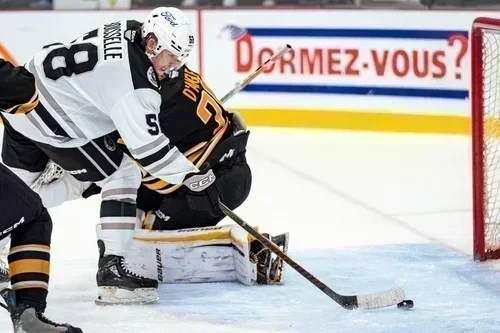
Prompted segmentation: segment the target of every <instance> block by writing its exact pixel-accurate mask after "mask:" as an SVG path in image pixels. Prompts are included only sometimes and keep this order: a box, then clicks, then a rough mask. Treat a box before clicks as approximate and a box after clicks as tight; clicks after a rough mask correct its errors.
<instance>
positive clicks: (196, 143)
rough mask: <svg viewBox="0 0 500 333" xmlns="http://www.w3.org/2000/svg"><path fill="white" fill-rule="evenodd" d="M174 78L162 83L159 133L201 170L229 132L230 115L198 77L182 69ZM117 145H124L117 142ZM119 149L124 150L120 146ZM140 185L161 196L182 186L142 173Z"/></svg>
mask: <svg viewBox="0 0 500 333" xmlns="http://www.w3.org/2000/svg"><path fill="white" fill-rule="evenodd" d="M174 74H175V77H174V78H167V79H164V80H162V81H161V97H162V104H161V108H160V115H159V122H160V127H161V131H162V132H163V133H165V135H166V136H168V138H169V139H170V142H171V144H173V145H175V146H177V147H178V149H179V150H180V151H181V152H182V153H183V154H184V155H185V156H186V157H187V158H188V159H189V160H190V161H191V162H192V163H193V164H194V165H195V166H196V167H197V168H200V167H201V166H202V165H203V163H205V161H206V160H207V159H208V157H209V156H210V154H211V153H212V152H213V151H214V149H215V147H216V146H217V144H218V143H219V142H220V141H221V140H223V139H224V138H225V137H226V136H227V135H228V133H229V132H230V131H229V130H228V128H229V127H230V115H229V113H228V112H227V111H226V110H225V109H224V108H223V107H222V105H221V104H220V103H219V101H218V100H217V98H216V97H215V95H214V93H213V92H212V91H211V89H210V88H209V87H208V86H207V84H206V83H205V82H203V80H202V79H201V77H200V75H199V74H198V73H196V72H193V71H192V70H190V69H189V68H188V67H187V66H183V67H182V68H181V69H180V70H179V71H178V72H174ZM118 143H123V141H122V140H121V139H118ZM120 146H121V147H122V149H124V150H126V147H125V146H124V145H123V144H121V145H120ZM143 184H144V185H145V186H146V187H148V188H149V189H151V190H155V191H157V192H158V193H160V194H169V193H172V192H174V191H175V190H177V189H178V188H179V187H180V186H181V185H171V184H169V183H167V182H165V181H163V180H159V179H158V178H156V177H154V176H151V175H150V174H148V173H146V172H144V178H143Z"/></svg>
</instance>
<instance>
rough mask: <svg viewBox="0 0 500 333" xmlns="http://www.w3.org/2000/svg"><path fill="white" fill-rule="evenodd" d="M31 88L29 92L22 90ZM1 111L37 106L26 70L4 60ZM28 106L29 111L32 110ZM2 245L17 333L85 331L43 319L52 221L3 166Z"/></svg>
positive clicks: (1, 63)
mask: <svg viewBox="0 0 500 333" xmlns="http://www.w3.org/2000/svg"><path fill="white" fill-rule="evenodd" d="M25 87H31V90H29V89H22V90H21V89H20V88H25ZM0 92H1V95H0V111H2V112H5V111H8V110H14V109H18V110H19V109H22V108H26V106H27V104H32V103H35V104H36V103H37V100H38V97H37V94H36V91H35V81H34V79H33V76H32V75H31V74H30V73H28V72H27V71H26V70H25V69H24V68H21V67H18V68H16V67H14V66H13V65H12V64H10V63H8V62H5V61H4V60H2V59H0ZM29 107H30V106H28V108H29ZM0 216H1V219H0V240H1V239H4V238H5V237H7V236H9V235H10V236H11V247H10V252H9V256H8V261H9V268H10V282H11V285H12V289H3V290H2V291H1V292H0V296H2V298H3V300H4V302H5V303H6V305H3V304H1V303H0V305H2V307H4V308H6V309H7V310H8V311H9V312H10V316H11V319H12V323H13V325H14V332H15V333H40V332H67V333H81V332H82V330H81V329H79V328H75V327H73V326H71V325H68V324H56V323H54V322H52V321H50V320H48V319H47V318H45V316H44V315H43V313H44V311H45V307H46V300H47V293H48V285H49V284H48V283H49V270H50V241H51V234H52V220H51V218H50V215H49V213H48V212H47V209H46V208H45V207H44V206H43V205H42V201H41V199H40V197H39V196H38V195H37V194H36V193H35V192H33V191H32V190H31V189H30V188H29V187H28V186H27V185H26V184H25V183H24V182H23V181H22V180H21V179H19V178H18V177H17V176H16V175H15V174H14V173H12V172H11V171H10V170H9V169H8V168H6V167H5V166H4V165H2V164H0Z"/></svg>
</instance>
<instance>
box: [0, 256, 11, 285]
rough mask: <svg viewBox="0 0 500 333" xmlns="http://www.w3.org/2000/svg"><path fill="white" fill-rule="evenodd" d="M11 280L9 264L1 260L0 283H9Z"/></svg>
mask: <svg viewBox="0 0 500 333" xmlns="http://www.w3.org/2000/svg"><path fill="white" fill-rule="evenodd" d="M9 280H10V279H9V268H8V267H7V264H6V263H5V262H4V261H3V260H2V259H0V283H8V282H9Z"/></svg>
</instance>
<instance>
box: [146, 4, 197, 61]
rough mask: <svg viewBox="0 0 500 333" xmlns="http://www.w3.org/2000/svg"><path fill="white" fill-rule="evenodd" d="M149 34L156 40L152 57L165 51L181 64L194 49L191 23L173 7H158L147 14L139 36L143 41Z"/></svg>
mask: <svg viewBox="0 0 500 333" xmlns="http://www.w3.org/2000/svg"><path fill="white" fill-rule="evenodd" d="M151 34H153V35H154V37H156V39H157V40H158V44H157V45H156V48H155V49H154V50H153V56H156V55H158V54H159V53H160V52H161V51H163V50H167V51H170V52H171V53H173V54H174V55H176V56H177V58H178V59H179V63H180V64H182V63H183V62H184V61H185V60H186V58H187V56H188V55H189V53H190V52H191V51H192V50H193V48H194V33H193V27H192V26H191V22H189V20H188V18H187V17H186V15H184V13H183V12H182V11H181V10H179V9H177V8H174V7H158V8H156V9H153V11H151V13H149V15H148V16H147V17H146V20H145V21H144V23H143V24H142V29H141V35H142V38H143V39H145V38H147V37H149V36H151Z"/></svg>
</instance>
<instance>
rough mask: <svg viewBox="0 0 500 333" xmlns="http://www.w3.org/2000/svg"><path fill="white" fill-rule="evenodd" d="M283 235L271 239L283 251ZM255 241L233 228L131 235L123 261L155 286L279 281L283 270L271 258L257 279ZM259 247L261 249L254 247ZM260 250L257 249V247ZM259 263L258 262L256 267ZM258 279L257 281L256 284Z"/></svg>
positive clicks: (248, 283)
mask: <svg viewBox="0 0 500 333" xmlns="http://www.w3.org/2000/svg"><path fill="white" fill-rule="evenodd" d="M288 239H289V235H288V234H283V235H280V236H278V237H277V238H272V240H273V241H276V242H278V244H277V245H278V246H280V247H282V248H283V251H286V250H287V246H288ZM255 244H256V243H255V240H254V239H253V238H252V237H251V236H249V234H248V233H247V232H246V231H245V230H243V229H242V228H241V227H239V226H237V225H225V226H218V227H207V228H193V229H181V230H173V231H167V230H162V231H159V230H136V231H135V236H134V241H133V242H132V247H131V249H130V252H129V254H127V260H128V261H129V262H130V263H131V264H132V265H138V266H142V267H144V269H145V270H146V271H147V272H148V274H147V276H148V277H150V278H156V279H158V281H159V282H160V283H200V282H229V281H237V282H240V283H242V284H245V285H253V284H256V283H259V284H267V283H279V282H281V281H283V277H284V265H283V263H282V262H281V259H279V260H278V259H276V258H273V257H272V256H271V255H270V251H269V250H267V249H265V250H267V251H261V254H263V253H267V254H269V256H268V257H269V260H268V261H267V263H266V264H265V265H264V266H263V267H265V268H263V271H264V270H265V273H264V274H263V275H262V276H261V278H258V274H257V271H258V262H259V261H258V260H255V258H254V257H255V256H254V255H255V252H253V250H252V246H253V247H254V250H255V249H256V245H255ZM259 245H261V244H260V243H259ZM261 246H262V245H261ZM262 263H263V262H262ZM259 279H260V280H259Z"/></svg>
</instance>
